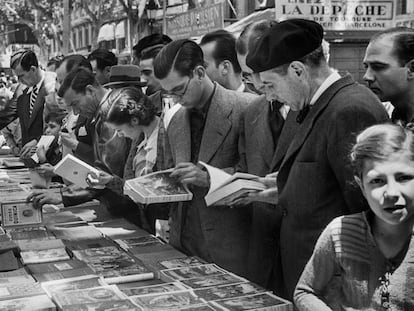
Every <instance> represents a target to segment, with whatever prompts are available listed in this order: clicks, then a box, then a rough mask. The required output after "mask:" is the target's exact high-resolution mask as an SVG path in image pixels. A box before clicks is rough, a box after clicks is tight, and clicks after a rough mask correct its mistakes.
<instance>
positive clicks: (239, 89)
mask: <svg viewBox="0 0 414 311" xmlns="http://www.w3.org/2000/svg"><path fill="white" fill-rule="evenodd" d="M245 89H246V86H245V85H244V83H243V82H242V83H241V84H240V86H239V87H238V88H237V89H236V92H242V93H243V92H244V90H245Z"/></svg>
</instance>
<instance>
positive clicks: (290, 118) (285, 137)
mask: <svg viewBox="0 0 414 311" xmlns="http://www.w3.org/2000/svg"><path fill="white" fill-rule="evenodd" d="M297 115H298V112H297V111H292V110H289V113H288V115H287V118H286V121H285V124H284V125H283V129H282V133H281V134H280V137H279V142H278V143H277V147H276V152H275V153H274V155H273V159H272V163H271V165H270V172H269V173H272V172H275V171H278V170H279V167H280V164H281V163H282V160H283V158H284V157H285V155H286V152H287V150H288V148H289V146H290V144H291V142H292V140H293V138H294V137H295V135H296V131H297V129H298V127H299V124H298V123H297V122H296V117H297Z"/></svg>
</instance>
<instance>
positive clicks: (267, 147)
mask: <svg viewBox="0 0 414 311" xmlns="http://www.w3.org/2000/svg"><path fill="white" fill-rule="evenodd" d="M257 104H258V105H260V106H263V107H261V108H262V109H261V110H260V112H259V113H258V114H257V116H256V117H255V118H254V119H253V120H252V122H251V123H250V124H249V125H248V126H249V127H250V128H251V129H252V131H251V132H252V133H254V137H256V138H257V144H258V145H257V146H246V148H248V147H250V148H258V150H260V151H261V155H262V157H263V160H264V161H265V162H266V164H267V166H270V164H271V162H272V158H273V155H274V150H275V146H274V141H273V136H272V130H271V129H270V125H269V110H270V107H269V103H268V102H267V101H262V102H260V103H257Z"/></svg>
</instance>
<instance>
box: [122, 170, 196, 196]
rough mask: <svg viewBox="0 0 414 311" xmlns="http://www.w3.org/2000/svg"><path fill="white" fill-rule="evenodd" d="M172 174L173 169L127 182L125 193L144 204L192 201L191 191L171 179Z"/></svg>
mask: <svg viewBox="0 0 414 311" xmlns="http://www.w3.org/2000/svg"><path fill="white" fill-rule="evenodd" d="M171 172H172V169H168V170H164V171H159V172H155V173H151V174H148V175H144V176H141V177H137V178H134V179H130V180H127V181H126V182H125V185H124V193H125V194H127V195H128V196H129V197H131V199H132V200H134V201H135V202H138V203H142V204H151V203H164V202H179V201H190V200H192V198H193V194H192V193H191V191H190V190H188V188H187V187H186V186H185V185H183V184H181V183H180V182H178V181H177V180H176V179H174V178H172V177H170V174H171Z"/></svg>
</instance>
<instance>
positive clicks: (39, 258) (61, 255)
mask: <svg viewBox="0 0 414 311" xmlns="http://www.w3.org/2000/svg"><path fill="white" fill-rule="evenodd" d="M20 256H21V257H22V262H23V264H25V265H27V264H31V263H43V262H52V261H60V260H67V259H70V258H69V255H68V253H67V252H66V249H65V248H52V249H44V250H40V251H35V250H34V251H27V252H21V253H20Z"/></svg>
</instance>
